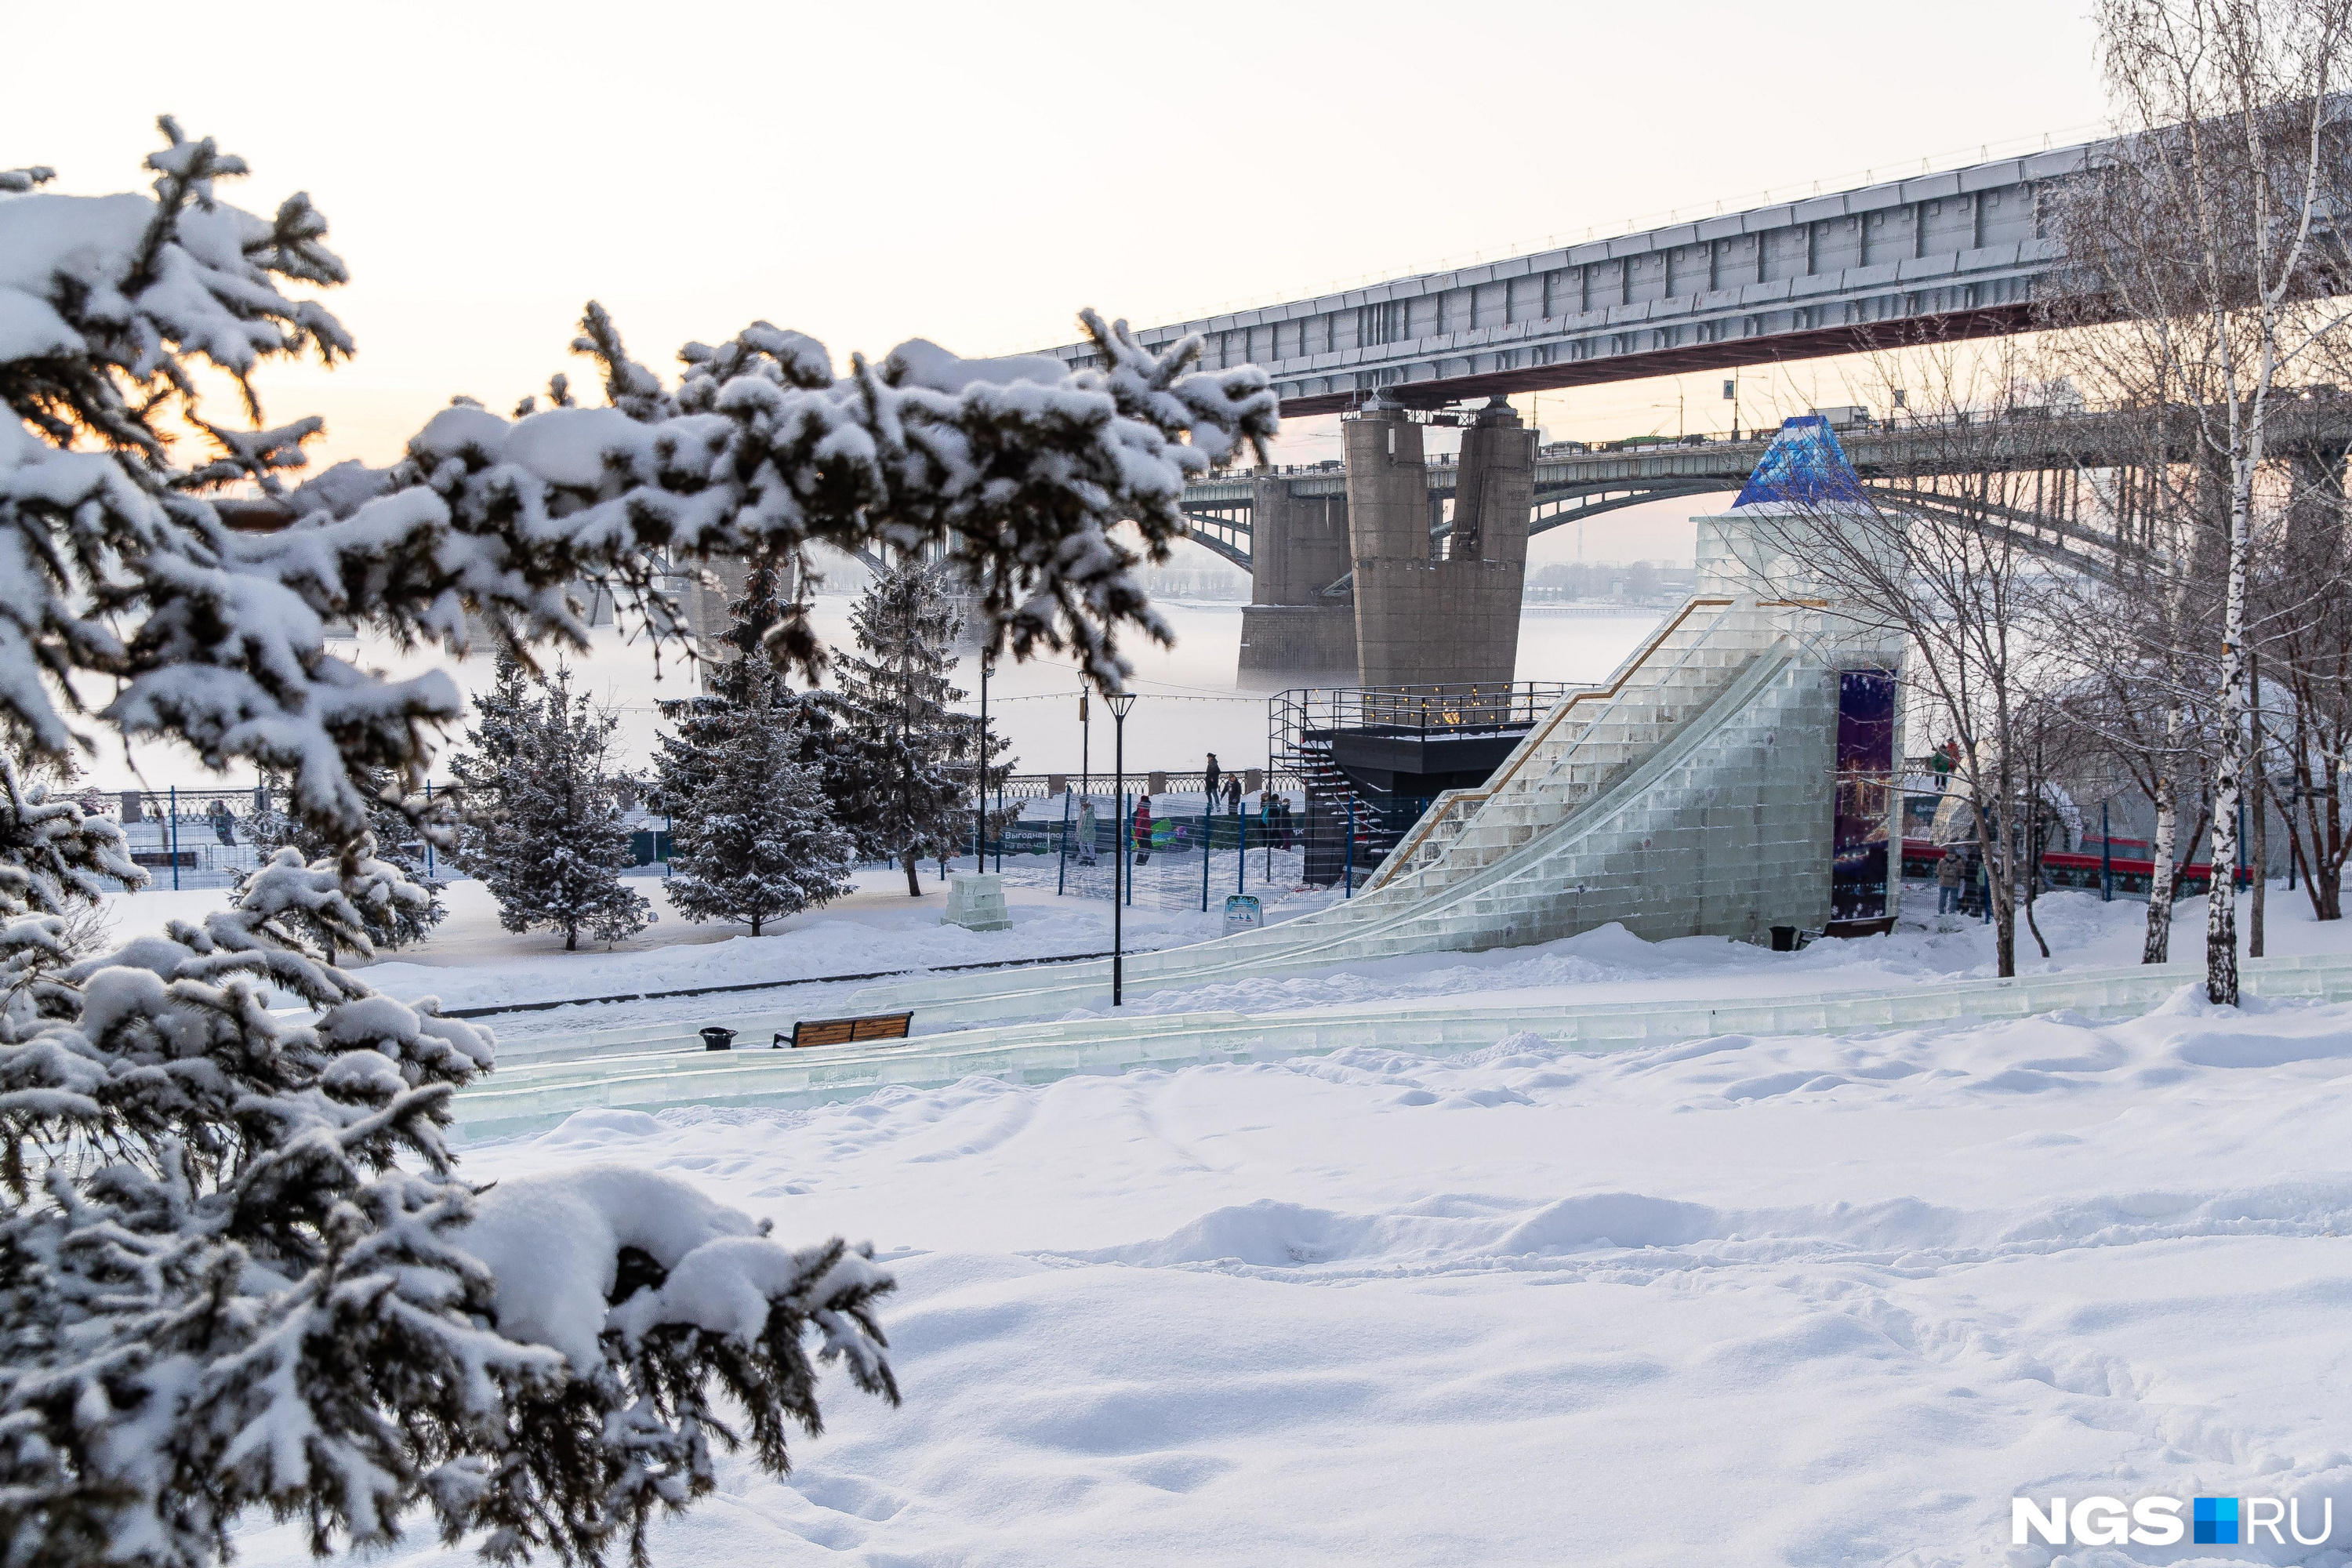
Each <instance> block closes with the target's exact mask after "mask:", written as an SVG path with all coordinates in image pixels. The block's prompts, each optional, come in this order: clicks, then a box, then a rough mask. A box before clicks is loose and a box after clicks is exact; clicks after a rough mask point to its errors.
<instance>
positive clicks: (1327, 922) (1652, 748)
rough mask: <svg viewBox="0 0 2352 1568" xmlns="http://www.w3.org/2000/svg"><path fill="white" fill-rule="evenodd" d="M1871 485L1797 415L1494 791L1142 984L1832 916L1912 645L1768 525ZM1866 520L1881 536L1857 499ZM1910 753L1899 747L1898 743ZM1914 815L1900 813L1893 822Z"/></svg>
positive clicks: (1453, 796) (1071, 979)
mask: <svg viewBox="0 0 2352 1568" xmlns="http://www.w3.org/2000/svg"><path fill="white" fill-rule="evenodd" d="M1824 493H1827V494H1829V495H1831V496H1832V498H1834V497H1835V496H1837V495H1839V494H1852V493H1853V479H1852V470H1851V469H1848V468H1845V466H1844V457H1843V453H1842V452H1840V451H1839V450H1838V448H1837V446H1836V442H1835V438H1834V437H1832V436H1831V435H1830V434H1829V432H1828V429H1827V427H1826V426H1821V425H1819V422H1818V421H1809V422H1800V421H1792V422H1791V426H1790V428H1789V429H1786V430H1784V431H1783V433H1782V436H1781V438H1780V441H1779V442H1776V443H1775V446H1774V448H1773V449H1772V451H1771V452H1769V453H1768V454H1767V457H1766V459H1765V461H1764V462H1763V463H1762V464H1760V465H1759V468H1758V469H1757V477H1756V479H1754V480H1751V481H1750V483H1749V485H1748V489H1746V490H1744V491H1743V492H1742V493H1741V495H1740V498H1739V501H1738V503H1737V504H1735V505H1734V507H1733V508H1732V510H1730V511H1728V512H1727V513H1724V514H1723V515H1721V516H1717V517H1706V518H1700V519H1697V520H1696V521H1697V522H1698V524H1699V563H1698V564H1699V587H1700V593H1699V595H1698V596H1696V597H1694V598H1692V599H1689V600H1687V601H1685V603H1684V605H1682V607H1681V608H1680V609H1679V610H1677V611H1676V612H1675V614H1674V615H1672V616H1669V617H1668V618H1667V620H1666V621H1665V622H1664V625H1662V626H1660V627H1659V629H1658V630H1657V631H1656V632H1655V633H1654V634H1653V635H1652V636H1651V637H1650V638H1649V639H1648V641H1646V642H1645V643H1643V645H1642V646H1641V647H1639V648H1637V649H1636V650H1635V651H1634V652H1633V655H1632V656H1631V657H1629V658H1627V659H1626V660H1625V662H1624V663H1623V664H1622V665H1621V666H1620V667H1619V668H1618V669H1617V670H1616V671H1615V673H1614V674H1612V676H1611V678H1610V679H1608V680H1607V681H1605V682H1603V683H1602V684H1601V685H1598V686H1593V687H1589V688H1585V689H1579V690H1574V691H1571V692H1570V693H1568V694H1567V695H1566V696H1564V697H1562V698H1561V699H1560V700H1559V702H1558V703H1556V704H1555V705H1554V706H1553V708H1552V709H1551V710H1550V711H1549V713H1548V714H1546V715H1545V717H1544V718H1543V719H1542V720H1541V721H1539V722H1538V724H1537V725H1536V727H1535V728H1534V729H1533V730H1531V731H1529V732H1528V734H1527V735H1526V736H1525V737H1524V738H1523V739H1522V740H1521V741H1520V742H1519V744H1518V746H1517V749H1516V750H1515V751H1514V752H1512V753H1511V755H1510V756H1509V758H1508V759H1507V760H1506V761H1505V762H1504V763H1503V764H1502V766H1501V767H1500V768H1498V769H1497V770H1496V773H1495V774H1494V776H1493V777H1492V778H1491V779H1489V780H1488V781H1487V783H1486V784H1484V785H1483V786H1481V787H1480V788H1477V789H1475V790H1455V791H1450V792H1448V793H1447V794H1446V795H1443V796H1441V797H1439V799H1438V801H1437V802H1436V804H1435V805H1433V806H1432V807H1431V809H1430V811H1429V812H1428V814H1427V815H1426V816H1424V817H1423V819H1422V821H1421V822H1420V823H1419V824H1417V825H1416V826H1415V827H1414V828H1413V830H1412V832H1411V833H1409V834H1408V835H1407V836H1406V837H1405V839H1404V840H1403V841H1402V843H1401V844H1400V845H1399V846H1398V847H1397V849H1396V851H1395V852H1394V853H1393V854H1392V855H1391V857H1390V858H1389V859H1388V860H1387V861H1386V862H1385V863H1384V864H1383V865H1382V866H1381V868H1380V871H1379V872H1378V874H1377V875H1376V876H1375V877H1374V878H1373V879H1372V880H1371V881H1370V883H1369V884H1368V885H1367V886H1366V887H1365V888H1364V889H1363V890H1362V891H1360V893H1359V894H1358V895H1357V896H1356V897H1355V898H1353V899H1351V900H1346V901H1344V902H1342V903H1339V904H1337V905H1334V906H1333V907H1332V908H1330V909H1328V910H1323V911H1321V912H1319V913H1317V914H1314V915H1310V916H1307V917H1306V918H1304V919H1301V920H1297V921H1288V922H1286V923H1285V924H1281V925H1276V926H1269V927H1266V928H1265V929H1263V930H1259V931H1244V932H1240V933H1238V934H1235V935H1233V936H1228V937H1223V938H1221V939H1218V940H1216V941H1213V942H1200V943H1197V944H1194V945H1192V946H1189V947H1181V948H1172V949H1167V950H1163V951H1160V952H1148V953H1138V954H1135V955H1134V956H1132V957H1130V958H1129V959H1128V960H1127V963H1126V985H1127V988H1128V989H1129V991H1131V992H1134V993H1137V994H1145V993H1149V992H1151V991H1156V990H1162V989H1167V988H1170V987H1178V986H1194V985H1202V984H1219V983H1222V982H1226V981H1233V980H1239V979H1244V978H1251V977H1258V976H1266V975H1276V974H1284V973H1298V972H1301V971H1306V970H1313V969H1322V968H1328V967H1331V966H1333V965H1338V964H1345V963H1351V962H1357V961H1360V960H1364V959H1370V958H1386V957H1392V956H1395V955H1398V954H1403V953H1417V952H1475V951H1479V950H1483V949H1487V948H1496V947H1517V946H1524V945H1527V944H1529V943H1534V942H1550V941H1553V940H1556V939H1558V938H1560V937H1565V936H1572V935H1575V934H1577V933H1578V932H1580V931H1591V930H1592V929H1594V928H1595V927H1598V926H1601V925H1604V924H1607V923H1608V922H1610V921H1618V922H1622V924H1623V925H1624V926H1625V927H1626V928H1627V929H1628V930H1629V931H1633V933H1634V934H1636V935H1638V936H1642V937H1644V938H1647V939H1650V940H1663V939H1664V938H1668V937H1678V936H1697V935H1715V936H1729V937H1735V938H1742V939H1761V938H1763V937H1764V936H1765V935H1766V933H1767V932H1768V931H1769V928H1770V927H1772V926H1775V925H1794V926H1801V927H1811V928H1818V927H1820V926H1822V924H1824V923H1825V922H1826V921H1827V919H1828V917H1829V913H1830V874H1831V845H1832V813H1833V812H1834V810H1835V808H1836V803H1835V775H1836V773H1837V769H1838V756H1837V741H1838V730H1839V700H1840V682H1841V677H1842V674H1843V672H1847V671H1853V670H1857V669H1870V670H1891V669H1893V668H1895V667H1896V665H1897V664H1898V663H1899V661H1900V659H1901V657H1902V647H1901V641H1900V638H1899V637H1895V636H1894V635H1893V634H1891V633H1889V632H1888V631H1886V630H1885V629H1883V628H1880V627H1877V626H1873V625H1871V624H1869V623H1868V621H1867V620H1866V619H1864V618H1862V617H1859V616H1856V615H1854V614H1853V611H1852V609H1851V607H1842V606H1840V605H1836V604H1833V603H1832V602H1830V601H1828V600H1827V599H1826V598H1824V597H1823V596H1822V594H1821V590H1820V587H1819V585H1818V584H1815V583H1813V582H1811V580H1810V578H1809V575H1808V574H1806V573H1805V572H1804V570H1803V568H1802V566H1801V563H1796V562H1794V561H1792V560H1791V559H1790V557H1788V556H1787V555H1785V554H1782V553H1776V552H1775V549H1774V548H1773V541H1774V540H1775V539H1777V538H1778V537H1779V536H1780V533H1781V532H1782V531H1783V530H1782V529H1780V528H1777V527H1776V526H1775V525H1774V524H1773V522H1772V520H1773V519H1775V518H1785V517H1786V516H1787V515H1788V514H1789V513H1790V511H1791V510H1800V509H1801V510H1807V512H1808V515H1809V517H1813V518H1818V516H1819V515H1820V510H1821V497H1822V495H1823V494H1824ZM1852 526H1854V527H1857V528H1867V527H1873V526H1877V525H1876V524H1875V523H1874V520H1873V519H1872V517H1871V515H1870V514H1869V513H1868V512H1867V511H1866V510H1863V509H1857V510H1856V511H1855V514H1854V518H1853V524H1852ZM1900 754H1901V752H1900V742H1899V737H1898V738H1897V742H1896V746H1895V755H1896V756H1899V755H1900ZM1895 805H1896V803H1895V801H1893V800H1892V799H1889V800H1887V801H1886V802H1885V810H1886V811H1887V812H1888V813H1889V814H1890V823H1889V826H1890V831H1891V830H1892V829H1893V826H1894V825H1893V823H1892V820H1891V816H1892V813H1893V811H1894V810H1895ZM1109 984H1110V966H1109V963H1108V960H1093V961H1088V962H1086V963H1073V964H1064V965H1056V966H1050V967H1041V968H1037V969H1029V970H1023V971H1019V972H1017V973H1006V974H1003V975H997V976H991V977H988V978H986V979H981V978H978V977H963V978H958V979H949V978H940V979H933V980H917V981H905V982H898V983H891V984H880V985H876V986H873V987H870V988H868V989H866V990H865V991H863V992H860V993H859V994H857V995H856V997H855V998H854V1000H853V1002H852V1005H853V1007H855V1008H856V1010H857V1011H860V1012H894V1011H898V1010H899V1009H902V1008H908V1007H911V1008H914V1009H916V1010H918V1011H919V1012H923V1013H930V1014H932V1015H933V1016H937V1015H938V1013H939V1011H940V1010H942V1009H944V1010H946V1011H948V1012H950V1013H951V1014H952V1015H953V1016H954V1018H955V1019H956V1021H957V1022H958V1023H961V1024H975V1023H982V1022H988V1021H992V1020H998V1019H1004V1018H1013V1017H1035V1016H1053V1015H1055V1014H1058V1013H1062V1012H1066V1011H1068V1010H1069V1009H1071V1008H1075V1007H1098V1006H1100V1005H1102V1003H1103V1001H1104V1000H1105V999H1106V993H1107V992H1108V988H1109Z"/></svg>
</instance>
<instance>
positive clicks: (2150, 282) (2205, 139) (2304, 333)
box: [2058, 0, 2352, 1003]
mask: <svg viewBox="0 0 2352 1568" xmlns="http://www.w3.org/2000/svg"><path fill="white" fill-rule="evenodd" d="M2095 16H2096V18H2097V21H2098V26H2099V34H2100V49H2101V63H2102V67H2103V69H2104V72H2105V78H2106V82H2107V87H2108V90H2109V93H2110V96H2111V98H2112V100H2113V102H2114V105H2115V110H2116V118H2117V120H2118V121H2119V122H2120V126H2121V130H2122V132H2123V134H2122V135H2121V136H2120V137H2119V138H2117V139H2116V140H2115V141H2113V142H2109V143H2107V144H2105V150H2104V151H2102V152H2101V153H2099V154H2098V155H2097V156H2096V157H2095V160H2094V161H2093V163H2092V165H2091V166H2090V168H2089V169H2088V170H2086V172H2085V174H2084V178H2083V179H2082V180H2081V181H2080V182H2078V184H2077V187H2076V190H2075V192H2074V195H2073V196H2072V197H2071V198H2070V199H2069V200H2068V201H2067V202H2066V203H2065V204H2064V205H2065V211H2064V212H2063V214H2062V215H2061V217H2060V221H2059V224H2058V229H2059V232H2060V233H2062V234H2063V238H2064V241H2065V244H2066V247H2067V253H2068V256H2069V259H2070V264H2071V271H2072V272H2073V274H2074V276H2073V277H2072V279H2070V281H2069V283H2068V285H2067V287H2068V288H2069V289H2071V290H2072V291H2073V292H2074V294H2075V295H2076V297H2077V298H2079V299H2081V300H2084V302H2085V304H2086V305H2088V306H2089V307H2090V308H2092V309H2094V310H2095V311H2096V312H2097V313H2098V314H2100V315H2103V316H2105V317H2106V318H2108V319H2110V320H2113V321H2116V322H2118V323H2120V326H2121V330H2122V331H2124V332H2125V333H2126V336H2127V338H2128V340H2129V341H2130V342H2133V343H2134V345H2135V346H2136V347H2137V350H2138V352H2139V353H2141V354H2143V355H2144V356H2145V357H2146V359H2147V362H2148V363H2150V364H2152V365H2155V366H2158V367H2161V368H2162V370H2163V371H2164V372H2165V373H2166V379H2168V381H2169V382H2170V384H2172V385H2173V386H2175V387H2177V388H2178V389H2179V392H2180V394H2182V395H2183V396H2184V399H2185V407H2186V409H2187V411H2188V414H2189V417H2190V418H2191V419H2192V420H2193V422H2194V426H2195V429H2194V435H2195V440H2196V444H2197V450H2196V452H2195V453H2194V454H2192V455H2191V457H2190V458H2189V462H2190V463H2191V465H2192V466H2193V467H2198V468H2204V469H2206V470H2208V471H2210V472H2211V473H2212V474H2214V475H2215V476H2216V478H2217V479H2219V481H2220V482H2221V486H2222V487H2223V494H2222V496H2221V498H2219V499H2220V502H2221V504H2220V505H2219V506H2217V508H2216V509H2215V510H2216V512H2217V514H2218V521H2219V529H2220V535H2221V536H2220V538H2219V540H2218V541H2215V542H2213V543H2214V549H2215V558H2216V561H2217V563H2218V571H2217V573H2216V575H2217V577H2218V579H2219V595H2218V597H2219V604H2218V606H2216V608H2217V610H2218V614H2215V615H2214V616H2212V619H2211V625H2210V632H2209V634H2208V636H2209V637H2210V647H2211V649H2212V654H2213V658H2214V660H2215V664H2216V668H2217V676H2216V683H2215V684H2216V704H2217V712H2216V721H2215V728H2214V747H2213V773H2212V778H2213V785H2212V812H2213V841H2212V861H2213V865H2214V878H2213V887H2212V895H2211V897H2210V900H2208V902H2207V918H2206V932H2205V935H2206V966H2207V973H2206V993H2207V994H2208V996H2209V997H2210V999H2211V1000H2213V1001H2214V1002H2217V1003H2234V1002H2235V1001H2236V1000H2237V997H2238V953H2237V943H2238V919H2237V889H2236V885H2235V883H2234V882H2233V881H2232V879H2231V876H2230V872H2229V868H2230V867H2231V865H2232V864H2233V863H2234V861H2235V858H2236V853H2237V824H2238V808H2239V805H2240V803H2241V801H2242V799H2243V798H2244V797H2245V795H2246V793H2247V786H2248V783H2249V780H2248V774H2247V769H2248V766H2249V763H2250V760H2251V758H2250V741H2249V731H2250V727H2251V726H2250V721H2251V715H2252V683H2251V679H2250V676H2249V671H2248V655H2249V652H2250V645H2249V640H2248V637H2249V583H2250V578H2251V575H2252V571H2253V562H2252V556H2253V551H2254V509H2255V494H2254V492H2255V484H2256V475H2257V473H2258V472H2259V471H2260V470H2261V469H2262V468H2263V463H2264V460H2265V458H2266V457H2267V456H2268V455H2269V437H2270V435H2271V429H2272V425H2271V422H2272V416H2273V399H2274V396H2275V395H2277V393H2278V392H2279V391H2280V389H2281V387H2282V385H2283V384H2286V383H2288V382H2290V381H2291V380H2292V379H2293V378H2294V376H2295V375H2297V374H2299V373H2300V372H2301V370H2302V368H2303V367H2304V366H2305V363H2307V360H2308V357H2309V355H2310V353H2311V351H2312V349H2313V347H2314V345H2315V343H2316V342H2319V341H2321V340H2322V339H2324V338H2326V337H2328V336H2330V335H2332V334H2334V333H2335V332H2336V331H2338V330H2339V329H2340V328H2341V327H2342V325H2343V322H2344V316H2343V313H2342V310H2341V309H2340V307H2339V306H2338V305H2336V304H2334V303H2330V302H2329V301H2328V300H2326V295H2327V294H2328V293H2329V291H2330V289H2331V288H2332V287H2333V286H2334V283H2333V280H2334V279H2338V278H2341V277H2342V276H2344V272H2343V268H2344V264H2345V262H2346V259H2347V257H2346V254H2345V247H2344V243H2343V237H2341V236H2339V235H2338V234H2337V233H2336V230H2335V229H2334V227H2333V226H2331V225H2329V224H2328V223H2326V221H2325V220H2326V215H2327V214H2328V213H2330V212H2331V211H2334V210H2341V208H2340V204H2341V201H2342V198H2343V197H2344V196H2345V195H2347V194H2352V192H2347V183H2346V168H2345V151H2346V128H2345V125H2344V123H2343V118H2342V117H2343V114H2344V106H2343V104H2342V103H2341V102H2340V101H2339V100H2337V99H2336V96H2335V95H2336V89H2337V88H2338V87H2339V86H2340V84H2341V80H2342V79H2343V77H2344V75H2345V67H2346V63H2347V60H2346V56H2347V32H2352V3H2347V0H2100V3H2099V4H2098V5H2097V6H2096V7H2095Z"/></svg>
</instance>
